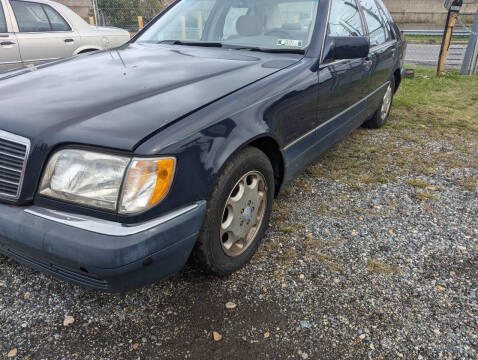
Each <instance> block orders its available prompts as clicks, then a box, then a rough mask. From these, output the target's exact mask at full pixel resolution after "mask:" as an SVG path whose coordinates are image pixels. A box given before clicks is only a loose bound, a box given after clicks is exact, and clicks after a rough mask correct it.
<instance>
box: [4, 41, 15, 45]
mask: <svg viewBox="0 0 478 360" xmlns="http://www.w3.org/2000/svg"><path fill="white" fill-rule="evenodd" d="M0 45H1V46H8V45H15V42H13V41H2V42H0Z"/></svg>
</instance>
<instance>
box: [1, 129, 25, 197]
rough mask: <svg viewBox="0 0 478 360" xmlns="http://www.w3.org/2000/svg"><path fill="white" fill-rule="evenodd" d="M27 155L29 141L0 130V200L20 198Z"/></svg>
mask: <svg viewBox="0 0 478 360" xmlns="http://www.w3.org/2000/svg"><path fill="white" fill-rule="evenodd" d="M29 154H30V140H29V139H27V138H24V137H22V136H18V135H15V134H12V133H9V132H7V131H4V130H0V198H3V199H8V200H16V199H18V198H19V197H20V192H21V190H22V185H23V177H24V175H25V169H26V165H27V160H28V155H29Z"/></svg>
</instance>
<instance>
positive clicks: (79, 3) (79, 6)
mask: <svg viewBox="0 0 478 360" xmlns="http://www.w3.org/2000/svg"><path fill="white" fill-rule="evenodd" d="M53 1H56V2H59V3H60V4H63V5H66V6H68V7H69V8H70V9H72V10H73V11H74V12H76V13H77V14H78V15H80V16H81V17H82V18H83V19H85V20H88V16H89V14H90V9H93V6H92V2H91V0H53Z"/></svg>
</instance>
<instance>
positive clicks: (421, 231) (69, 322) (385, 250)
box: [0, 121, 478, 359]
mask: <svg viewBox="0 0 478 360" xmlns="http://www.w3.org/2000/svg"><path fill="white" fill-rule="evenodd" d="M394 126H398V125H397V124H396V123H394V121H392V122H391V124H389V125H388V126H387V127H386V128H385V129H382V130H379V131H370V130H363V129H362V130H358V131H356V132H355V133H354V134H352V136H350V137H349V138H347V140H345V141H344V142H342V143H341V144H340V145H339V146H338V147H336V148H335V149H333V150H331V151H330V152H329V154H328V155H327V156H326V157H324V158H323V159H321V160H319V161H318V162H317V163H316V164H314V165H313V166H311V167H310V168H309V169H308V170H307V171H305V172H304V174H303V175H302V176H301V177H300V178H299V179H297V180H296V181H295V182H294V183H293V184H292V185H291V186H289V187H288V188H287V189H286V191H285V192H284V193H283V194H282V195H281V196H280V197H279V199H278V200H277V201H276V203H275V205H274V211H273V216H272V221H271V226H270V229H269V231H268V233H267V235H266V238H265V241H264V244H263V245H262V246H261V248H260V250H259V252H258V253H257V254H256V256H255V257H254V258H253V260H252V262H251V263H250V264H249V265H248V266H246V267H245V268H244V269H243V270H241V271H239V272H237V273H235V274H233V275H232V276H230V277H227V278H222V279H218V278H214V277H210V276H207V275H206V274H204V273H202V272H201V271H199V270H198V269H196V268H194V267H193V266H190V265H188V266H186V268H185V269H184V270H183V271H182V272H181V273H179V274H178V275H176V276H174V277H173V278H171V279H169V280H167V281H163V282H161V283H159V284H154V285H151V286H148V287H145V288H142V289H140V290H138V291H135V292H130V293H127V294H103V293H98V292H94V291H90V290H86V289H83V288H80V287H77V286H74V285H71V284H69V283H65V282H63V281H59V280H56V279H54V278H52V277H49V276H46V275H43V274H40V273H38V272H35V271H33V270H31V269H29V268H28V267H25V266H22V265H19V264H17V263H16V262H14V261H12V260H9V259H7V258H5V257H1V256H0V323H1V324H2V325H1V331H0V357H5V358H7V357H11V358H19V359H20V358H21V359H26V358H29V359H43V358H44V359H63V358H65V359H101V358H103V359H130V358H131V359H138V358H143V359H144V358H167V359H183V358H191V359H213V358H214V359H246V358H252V359H256V358H257V359H259V358H260V359H267V358H270V359H278V358H284V359H287V358H291V359H292V358H294V359H338V358H355V359H358V358H373V359H377V358H379V359H380V358H381V359H395V358H404V359H411V358H413V359H457V358H462V359H476V358H478V296H477V295H478V294H477V291H478V290H477V285H478V192H477V178H478V166H476V164H478V161H477V157H478V154H477V151H476V149H477V143H476V135H474V136H468V137H465V138H466V139H461V138H460V137H459V132H458V135H457V136H455V135H453V136H455V138H451V137H450V136H448V135H447V136H448V138H447V139H446V140H444V139H441V140H433V141H432V140H430V139H426V137H425V136H426V133H427V130H424V131H423V132H422V133H420V131H419V130H413V131H408V130H407V129H394ZM446 133H447V134H448V133H449V130H447V131H446ZM475 134H476V133H475ZM472 135H473V133H472ZM444 136H445V135H444ZM453 139H455V140H457V139H458V140H459V141H455V140H453ZM467 139H468V140H467ZM470 139H471V140H470ZM467 141H471V143H467ZM354 146H355V147H357V148H362V147H363V148H364V151H363V152H360V153H361V154H362V153H366V154H368V155H367V156H370V158H367V157H364V158H360V157H358V158H354V159H351V157H352V156H353V154H354V153H356V154H358V153H359V152H356V151H355V150H354ZM347 148H349V149H352V150H351V151H350V154H344V149H347ZM385 148H387V149H388V150H387V151H388V152H389V153H388V154H387V155H385V156H382V155H380V151H383V149H385ZM460 149H461V150H460ZM469 149H471V151H465V150H469ZM473 149H474V150H473ZM377 152H378V155H377ZM357 156H358V155H357ZM374 156H380V157H376V158H374ZM347 159H351V161H345V160H347ZM379 159H380V161H381V162H380V174H385V175H383V176H384V177H382V176H376V172H377V171H378V170H377V169H376V168H374V167H372V168H369V167H370V166H371V164H372V165H373V164H376V163H378V160H379ZM344 161H345V162H344ZM357 164H361V165H360V166H357ZM421 164H425V165H426V166H425V167H423V168H422V167H420V166H421ZM371 173H373V176H371V175H370V174H371ZM350 174H353V176H352V175H350ZM377 174H378V173H377ZM329 175H330V176H329ZM228 302H232V303H233V304H229V305H228V307H232V308H233V309H228V308H226V303H228Z"/></svg>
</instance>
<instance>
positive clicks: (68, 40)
mask: <svg viewBox="0 0 478 360" xmlns="http://www.w3.org/2000/svg"><path fill="white" fill-rule="evenodd" d="M73 41H75V40H73V39H65V42H66V43H71V42H73Z"/></svg>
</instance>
